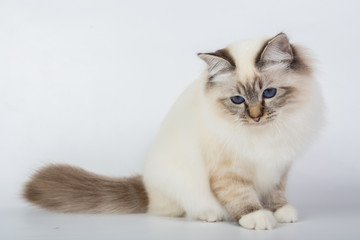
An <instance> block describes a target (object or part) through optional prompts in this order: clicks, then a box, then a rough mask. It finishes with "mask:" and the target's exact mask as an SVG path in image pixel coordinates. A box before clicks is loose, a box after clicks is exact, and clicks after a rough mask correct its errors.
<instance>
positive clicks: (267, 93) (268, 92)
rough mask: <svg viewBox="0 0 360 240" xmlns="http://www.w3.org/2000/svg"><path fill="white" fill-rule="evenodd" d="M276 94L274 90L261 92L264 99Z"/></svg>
mask: <svg viewBox="0 0 360 240" xmlns="http://www.w3.org/2000/svg"><path fill="white" fill-rule="evenodd" d="M275 94H276V88H267V89H265V90H264V92H263V96H264V97H265V98H272V97H273V96H275Z"/></svg>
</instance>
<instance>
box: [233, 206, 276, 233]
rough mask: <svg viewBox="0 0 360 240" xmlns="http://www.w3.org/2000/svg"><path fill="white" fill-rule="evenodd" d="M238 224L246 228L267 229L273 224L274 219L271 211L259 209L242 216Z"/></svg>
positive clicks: (274, 222)
mask: <svg viewBox="0 0 360 240" xmlns="http://www.w3.org/2000/svg"><path fill="white" fill-rule="evenodd" d="M239 224H240V225H241V226H242V227H244V228H247V229H255V230H268V229H272V228H273V227H274V226H275V224H276V220H275V218H274V216H273V213H272V212H271V211H269V210H264V209H261V210H257V211H255V212H252V213H249V214H246V215H244V216H242V217H241V218H240V220H239Z"/></svg>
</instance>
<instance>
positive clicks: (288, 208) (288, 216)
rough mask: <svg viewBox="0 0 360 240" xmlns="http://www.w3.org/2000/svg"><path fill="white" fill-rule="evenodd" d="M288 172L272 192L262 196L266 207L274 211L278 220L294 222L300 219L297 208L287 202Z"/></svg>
mask: <svg viewBox="0 0 360 240" xmlns="http://www.w3.org/2000/svg"><path fill="white" fill-rule="evenodd" d="M286 180H287V172H286V173H285V174H284V175H283V176H282V178H281V181H280V183H279V184H278V185H277V186H276V187H275V188H274V189H273V191H271V192H270V193H268V194H266V195H264V196H262V198H261V201H262V205H263V206H264V208H266V209H269V210H270V211H273V212H274V216H275V218H276V220H277V221H278V222H281V223H292V222H296V221H297V219H298V213H297V211H296V209H295V208H294V207H293V206H292V205H291V204H289V203H288V202H287V200H286V196H285V188H286Z"/></svg>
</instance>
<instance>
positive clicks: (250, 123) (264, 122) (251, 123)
mask: <svg viewBox="0 0 360 240" xmlns="http://www.w3.org/2000/svg"><path fill="white" fill-rule="evenodd" d="M270 122H272V121H269V120H266V119H265V120H260V121H258V122H256V121H247V122H243V123H242V124H243V125H244V126H251V127H260V126H265V125H267V124H269V123H270Z"/></svg>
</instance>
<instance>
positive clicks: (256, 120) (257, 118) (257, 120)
mask: <svg viewBox="0 0 360 240" xmlns="http://www.w3.org/2000/svg"><path fill="white" fill-rule="evenodd" d="M252 120H254V121H255V122H259V121H260V117H256V118H252Z"/></svg>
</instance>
